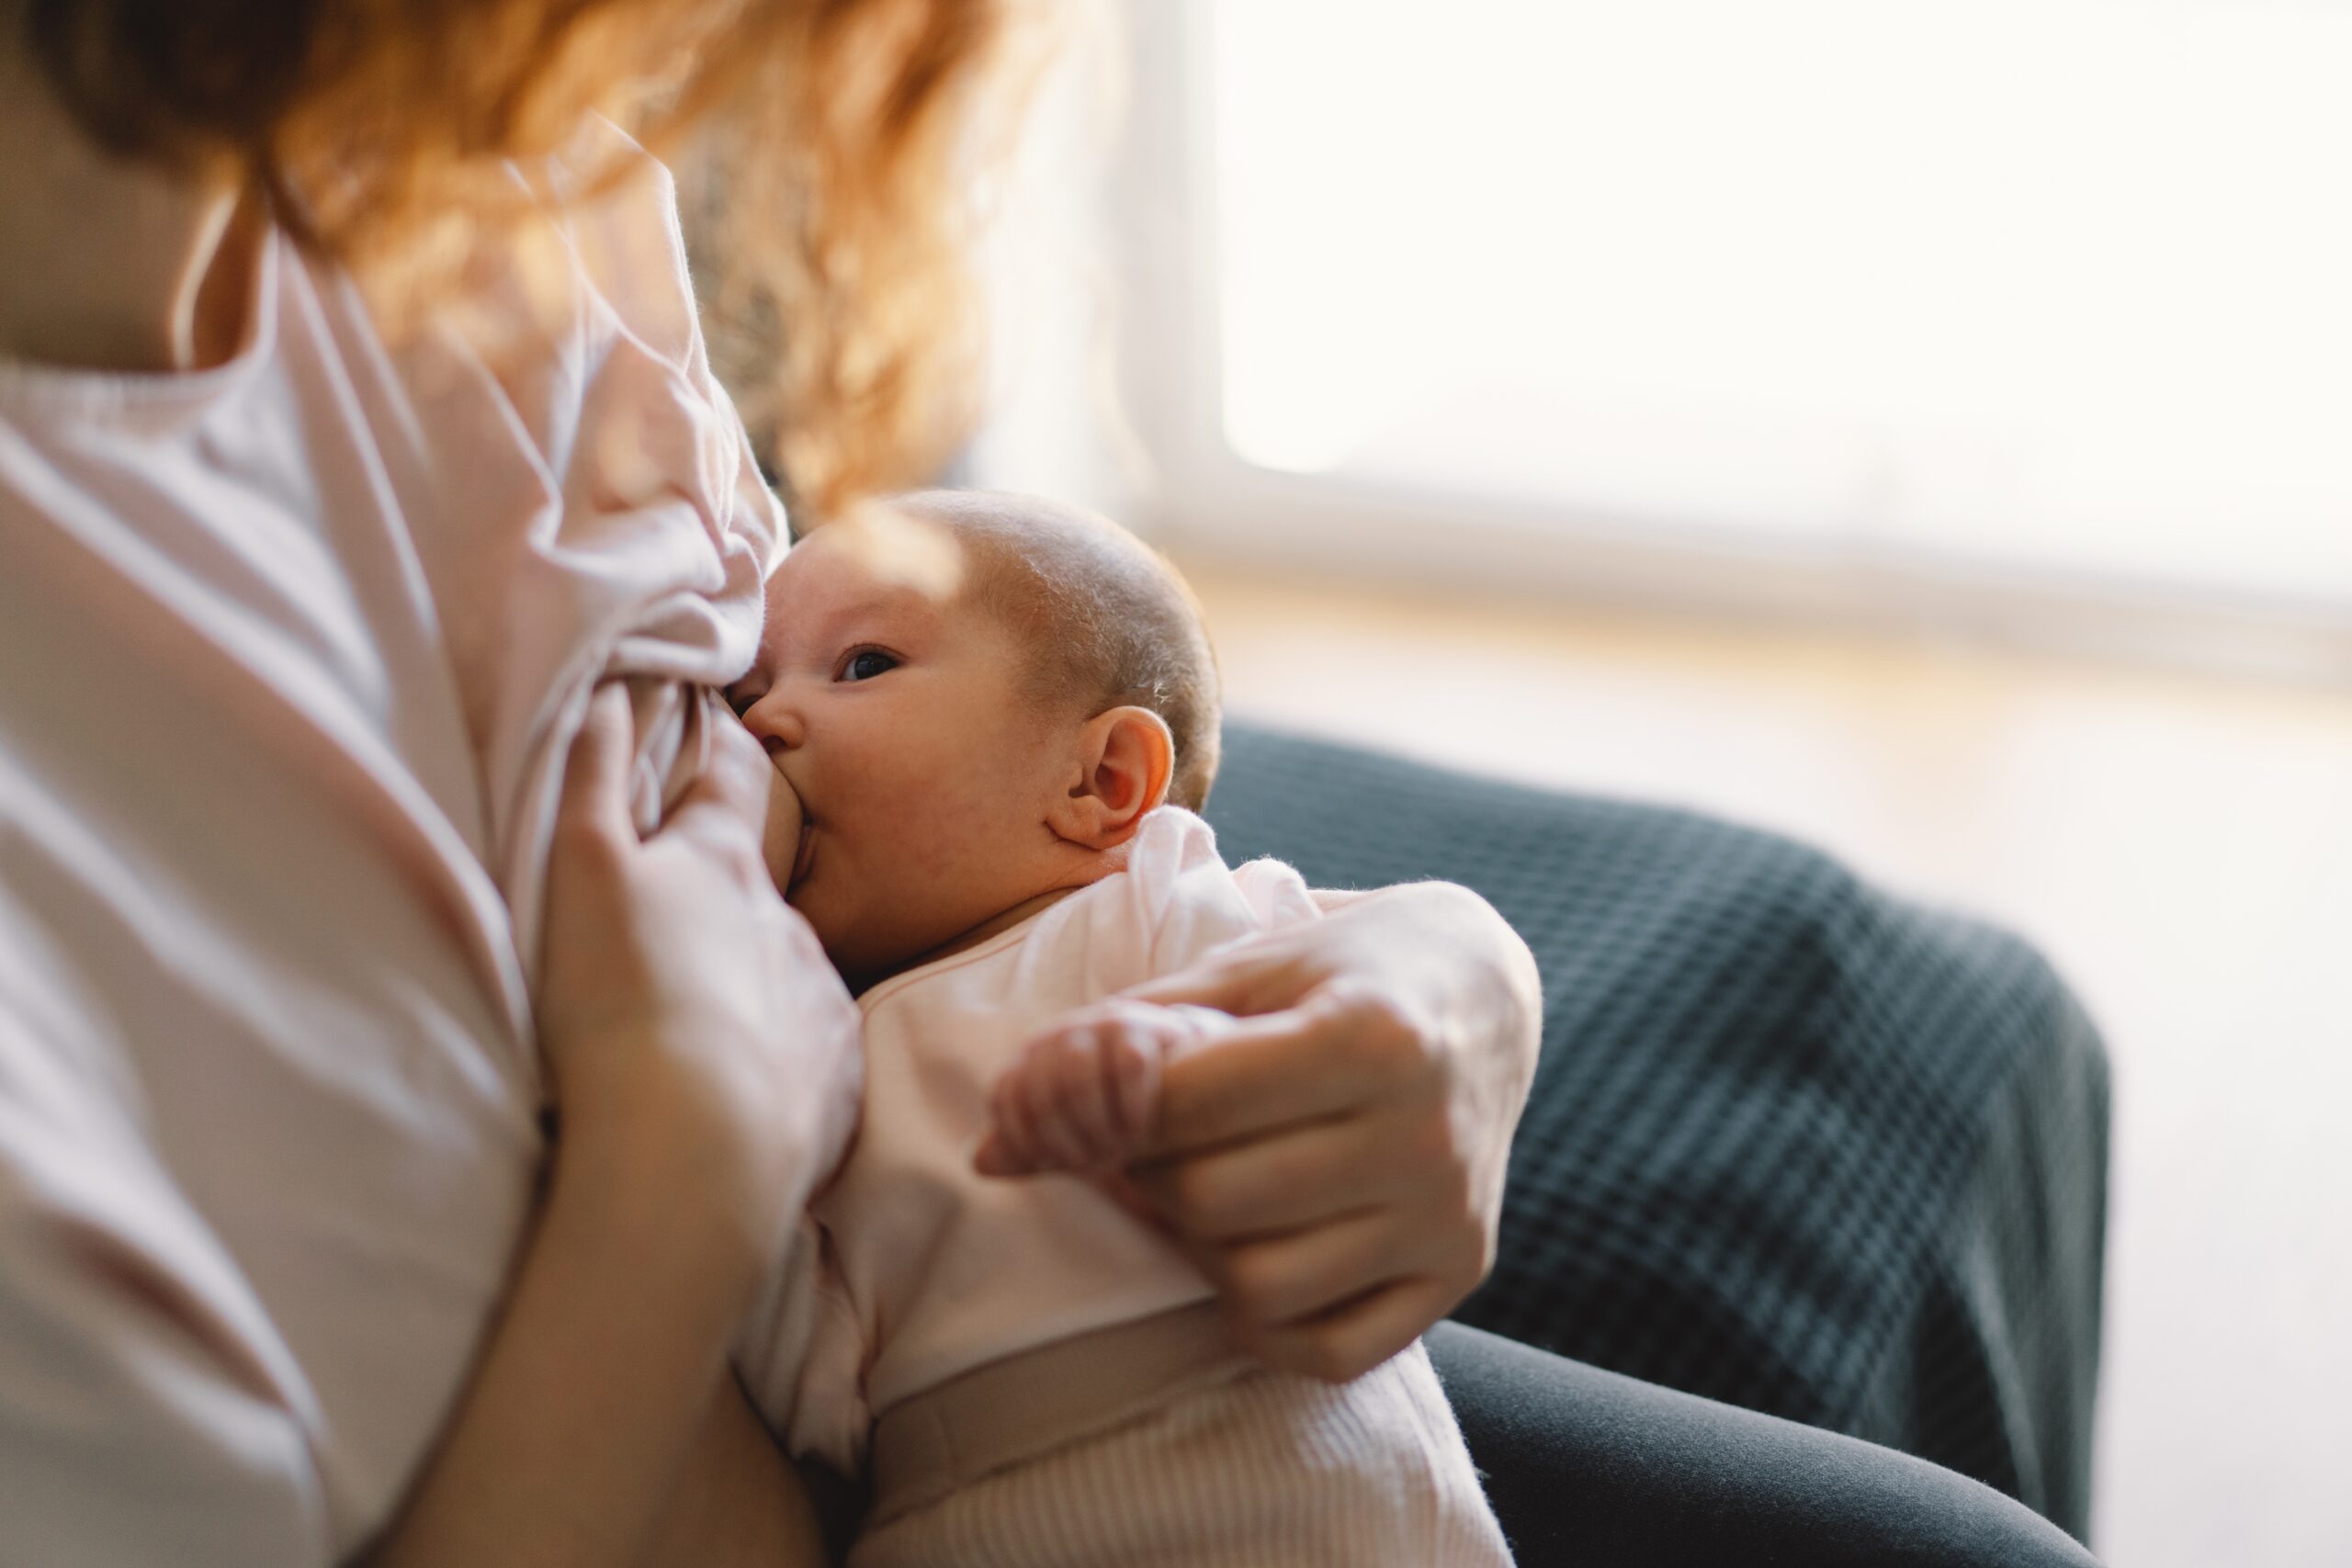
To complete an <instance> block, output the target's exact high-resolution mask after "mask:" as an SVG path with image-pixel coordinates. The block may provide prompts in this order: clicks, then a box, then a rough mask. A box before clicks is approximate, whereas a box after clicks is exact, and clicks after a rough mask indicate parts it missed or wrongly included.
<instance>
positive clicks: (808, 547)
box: [774, 510, 975, 608]
mask: <svg viewBox="0 0 2352 1568" xmlns="http://www.w3.org/2000/svg"><path fill="white" fill-rule="evenodd" d="M974 564H975V563H974V561H973V558H972V552H971V551H970V550H968V549H967V547H966V546H965V544H964V542H963V541H962V540H961V539H958V538H957V537H956V535H955V533H954V532H953V531H952V530H950V529H947V528H944V527H941V526H940V525H937V524H934V523H931V522H928V521H926V520H924V519H922V518H917V517H909V516H905V515H903V514H900V513H892V512H883V511H878V510H877V511H874V512H870V513H858V514H855V515H853V516H850V517H845V518H843V519H842V520H841V521H840V522H838V523H832V524H829V525H826V526H824V527H822V528H820V529H818V530H817V531H816V532H815V533H813V534H811V535H809V537H808V538H806V539H804V540H802V541H801V542H800V543H799V544H797V545H795V546H794V547H793V548H792V552H791V554H790V555H789V556H787V557H786V559H785V563H784V565H783V567H782V568H780V569H779V570H777V572H776V580H775V587H774V592H776V593H779V594H781V595H783V596H785V597H786V598H788V599H791V598H800V597H815V596H822V597H825V598H828V599H831V598H841V597H844V596H848V597H856V598H862V599H868V600H877V601H879V600H898V601H901V602H905V601H913V602H919V603H922V604H928V605H931V606H933V607H934V608H945V607H947V606H949V605H952V604H956V603H957V602H958V601H959V600H961V599H963V598H965V597H966V596H967V592H968V591H969V588H970V585H971V581H972V578H973V571H974Z"/></svg>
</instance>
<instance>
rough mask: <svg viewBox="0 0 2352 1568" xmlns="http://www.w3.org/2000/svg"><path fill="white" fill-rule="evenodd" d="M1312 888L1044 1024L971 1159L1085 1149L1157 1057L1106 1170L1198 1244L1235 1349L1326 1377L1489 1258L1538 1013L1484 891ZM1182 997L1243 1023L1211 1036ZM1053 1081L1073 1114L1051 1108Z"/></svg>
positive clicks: (1524, 972)
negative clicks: (1165, 967) (1225, 941)
mask: <svg viewBox="0 0 2352 1568" xmlns="http://www.w3.org/2000/svg"><path fill="white" fill-rule="evenodd" d="M1323 901H1324V902H1325V905H1326V908H1328V909H1329V910H1330V915H1329V919H1323V920H1318V921H1315V922H1312V923H1311V924H1306V925H1299V926H1294V927H1290V928H1288V929H1286V930H1283V931H1278V932H1274V933H1272V934H1270V935H1268V936H1265V937H1262V938H1260V939H1257V940H1255V941H1251V942H1244V943H1241V944H1238V945H1237V946H1234V947H1231V948H1228V949H1227V950H1226V951H1224V952H1223V953H1219V954H1218V955H1217V956H1216V958H1215V959H1213V960H1212V961H1210V962H1209V963H1207V964H1203V965H1201V966H1200V967H1198V968H1196V969H1193V970H1191V971H1188V972H1186V973H1184V974H1181V975H1175V976H1169V977H1168V978H1166V979H1162V980H1158V981H1155V982H1153V983H1151V984H1149V985H1148V986H1143V987H1136V989H1135V990H1134V991H1132V992H1130V993H1128V996H1129V998H1132V999H1133V1000H1136V1001H1141V1002H1147V1003H1155V1004H1163V1006H1162V1007H1146V1008H1132V1007H1123V1006H1122V1005H1120V1004H1118V1003H1113V1004H1110V1005H1108V1006H1106V1007H1104V1008H1103V1009H1090V1010H1087V1011H1086V1012H1084V1013H1082V1014H1080V1015H1077V1016H1076V1017H1074V1018H1073V1019H1071V1020H1070V1021H1067V1022H1066V1023H1065V1024H1064V1025H1062V1026H1060V1027H1059V1028H1057V1030H1056V1031H1055V1032H1053V1033H1051V1034H1048V1035H1047V1036H1046V1037H1044V1038H1043V1039H1041V1040H1039V1041H1038V1042H1036V1043H1035V1044H1034V1045H1033V1046H1032V1047H1031V1052H1030V1055H1029V1057H1028V1058H1027V1060H1025V1061H1024V1063H1023V1066H1022V1068H1020V1069H1018V1070H1017V1071H1016V1073H1015V1074H1013V1075H1010V1076H1009V1077H1008V1083H1007V1087H1006V1091H1005V1093H1004V1095H1002V1096H1001V1100H1000V1104H999V1105H998V1107H997V1110H998V1113H999V1115H1000V1118H1001V1122H1000V1124H1001V1125H1003V1126H1004V1127H1005V1129H1006V1134H1005V1135H1002V1136H998V1137H993V1138H991V1139H990V1140H989V1142H988V1143H987V1144H984V1145H982V1147H981V1150H980V1152H979V1155H978V1166H979V1168H981V1169H982V1170H984V1171H990V1172H993V1173H997V1174H1015V1173H1018V1172H1021V1171H1024V1170H1035V1169H1073V1170H1084V1169H1089V1168H1095V1167H1097V1166H1098V1165H1099V1163H1100V1162H1101V1160H1102V1158H1103V1156H1104V1154H1105V1153H1106V1151H1107V1150H1108V1149H1109V1148H1110V1147H1111V1146H1112V1145H1110V1144H1109V1143H1106V1142H1104V1141H1103V1129H1105V1128H1107V1129H1109V1134H1110V1135H1112V1136H1119V1135H1122V1134H1126V1133H1130V1132H1132V1130H1133V1129H1132V1125H1131V1123H1132V1121H1133V1118H1134V1117H1135V1115H1136V1112H1135V1111H1134V1110H1133V1107H1134V1106H1135V1105H1136V1104H1138V1103H1141V1102H1142V1100H1143V1095H1144V1093H1145V1090H1144V1089H1143V1088H1142V1087H1141V1086H1143V1085H1144V1084H1145V1082H1146V1080H1147V1077H1156V1079H1157V1082H1156V1085H1154V1086H1152V1088H1153V1089H1155V1090H1156V1093H1154V1094H1153V1096H1152V1098H1154V1099H1156V1102H1157V1103H1156V1106H1155V1107H1154V1109H1153V1110H1152V1111H1151V1113H1150V1121H1151V1125H1150V1129H1149V1132H1148V1134H1147V1135H1145V1136H1143V1137H1142V1139H1141V1141H1140V1144H1139V1145H1136V1146H1137V1147H1139V1152H1140V1157H1139V1159H1138V1161H1137V1163H1135V1164H1132V1165H1130V1166H1129V1167H1128V1168H1127V1169H1126V1171H1125V1174H1124V1176H1121V1177H1114V1178H1110V1179H1108V1184H1109V1185H1111V1186H1112V1187H1113V1188H1114V1191H1116V1192H1117V1193H1118V1195H1120V1196H1122V1197H1123V1198H1124V1199H1125V1201H1128V1202H1130V1203H1131V1204H1132V1205H1134V1206H1136V1207H1137V1208H1138V1209H1139V1210H1140V1211H1141V1212H1142V1213H1145V1214H1146V1215H1147V1216H1148V1217H1152V1218H1155V1219H1157V1220H1158V1221H1159V1223H1160V1224H1162V1225H1163V1226H1164V1227H1165V1228H1166V1229H1167V1230H1168V1231H1169V1233H1170V1235H1172V1236H1173V1237H1174V1238H1175V1239H1176V1240H1177V1241H1178V1242H1179V1243H1180V1244H1181V1245H1182V1246H1183V1247H1185V1248H1186V1250H1187V1251H1188V1252H1189V1253H1190V1254H1191V1255H1192V1256H1193V1258H1194V1259H1195V1261H1197V1262H1198V1263H1199V1264H1200V1266H1201V1267H1202V1269H1204V1271H1205V1272H1206V1273H1207V1274H1208V1276H1209V1278H1210V1279H1211V1280H1213V1281H1214V1282H1215V1283H1216V1286H1217V1289H1218V1292H1219V1293H1220V1294H1221V1295H1222V1297H1223V1298H1224V1301H1225V1304H1226V1308H1227V1320H1228V1322H1229V1324H1230V1325H1231V1328H1232V1331H1233V1334H1234V1336H1235V1337H1236V1339H1237V1340H1238V1342H1239V1343H1240V1344H1241V1345H1242V1346H1243V1347H1244V1348H1248V1349H1250V1351H1252V1352H1253V1353H1255V1354H1256V1355H1257V1356H1258V1357H1259V1358H1260V1359H1262V1360H1263V1361H1265V1362H1266V1363H1267V1364H1268V1365H1270V1366H1272V1367H1276V1368H1279V1369H1282V1370H1284V1371H1297V1372H1304V1373H1306V1374H1309V1375H1313V1376H1317V1377H1322V1378H1327V1379H1330V1380H1333V1381H1341V1380H1345V1379H1348V1378H1351V1377H1354V1376H1357V1375H1358V1374H1360V1373H1362V1372H1364V1371H1369V1370H1370V1369H1371V1368H1373V1367H1374V1366H1377V1365H1379V1364H1380V1362H1382V1361H1384V1360H1385V1359H1387V1358H1388V1357H1390V1356H1392V1355H1395V1354H1396V1353H1397V1351H1399V1350H1401V1349H1403V1348H1405V1347H1406V1346H1407V1345H1408V1344H1409V1343H1411V1342H1412V1340H1413V1339H1414V1338H1415V1337H1418V1336H1419V1334H1420V1333H1421V1332H1422V1331H1423V1330H1425V1329H1427V1328H1428V1327H1429V1326H1430V1325H1431V1324H1433V1323H1435V1322H1436V1321H1437V1320H1438V1319H1439V1318H1441V1317H1442V1316H1444V1315H1445V1314H1446V1313H1448V1312H1449V1311H1451V1310H1452V1309H1453V1306H1454V1305H1455V1304H1456V1303H1459V1302H1460V1301H1461V1300H1462V1298H1463V1297H1464V1296H1465V1295H1467V1294H1468V1293H1469V1292H1470V1291H1471V1290H1472V1289H1473V1288H1474V1287H1475V1286H1476V1284H1477V1283H1478V1281H1479V1280H1482V1279H1484V1278H1485V1277H1486V1273H1487V1269H1488V1268H1489V1267H1491V1265H1492V1262H1493V1258H1494V1248H1495V1232H1496V1225H1497V1223H1498V1218H1499V1216H1500V1213H1501V1204H1502V1188H1503V1174H1504V1168H1505V1165H1506V1163H1507V1161H1508V1159H1509V1156H1510V1135H1511V1132H1512V1130H1513V1128H1514V1127H1516V1126H1517V1124H1518V1121H1519V1112H1520V1110H1521V1106H1522V1105H1524V1103H1525V1102H1526V1098H1527V1089H1528V1084H1529V1083H1530V1081H1531V1080H1532V1077H1533V1075H1534V1068H1535V1049H1536V1040H1537V1034H1538V1031H1539V1027H1540V1016H1539V998H1538V996H1537V983H1536V976H1535V963H1534V959H1533V957H1532V955H1531V954H1530V953H1528V951H1527V948H1526V945H1525V944H1524V943H1523V942H1521V941H1520V940H1519V938H1518V936H1517V935H1516V934H1515V933H1514V932H1512V931H1511V930H1510V927H1509V926H1508V925H1506V924H1505V923H1504V922H1503V920H1502V919H1501V917H1499V916H1498V915H1497V914H1496V913H1495V912H1494V910H1493V909H1492V908H1490V907H1489V906H1488V905H1487V903H1486V902H1485V901H1484V900H1483V899H1481V898H1479V897H1477V896H1476V895H1475V894H1472V893H1470V892H1468V891H1466V890H1465V889H1463V888H1459V887H1453V886H1446V885H1444V884H1437V883H1426V884H1419V885H1416V886H1408V887H1398V888H1391V889H1389V890H1387V891H1385V892H1383V893H1378V894H1367V895H1361V896H1353V897H1351V896H1346V895H1336V896H1335V895H1326V896H1323ZM1175 1004H1190V1005H1191V1006H1194V1007H1204V1008H1215V1009H1218V1010H1223V1011H1225V1012H1227V1013H1230V1014H1233V1015H1234V1016H1235V1022H1234V1023H1233V1024H1232V1025H1231V1026H1230V1027H1229V1028H1227V1029H1226V1030H1225V1031H1223V1032H1221V1035H1220V1036H1219V1037H1216V1038H1211V1039H1205V1040H1204V1039H1202V1037H1201V1036H1200V1033H1199V1032H1198V1031H1197V1030H1190V1031H1188V1030H1185V1029H1183V1028H1182V1027H1180V1026H1179V1025H1178V1024H1176V1023H1175V1022H1173V1021H1170V1018H1169V1017H1168V1016H1167V1013H1166V1011H1165V1006H1167V1005H1175ZM1183 1010H1186V1009H1184V1008H1182V1007H1179V1009H1178V1011H1179V1012H1180V1013H1181V1012H1182V1011H1183ZM1085 1061H1092V1062H1096V1063H1099V1064H1100V1066H1101V1067H1102V1071H1100V1072H1099V1073H1097V1074H1096V1075H1095V1076H1094V1077H1092V1078H1091V1080H1090V1079H1089V1078H1088V1077H1087V1076H1086V1074H1085V1073H1084V1072H1083V1071H1080V1070H1078V1069H1076V1068H1074V1067H1072V1066H1071V1064H1072V1063H1074V1062H1085ZM1057 1086H1060V1088H1059V1089H1057ZM1091 1086H1095V1087H1094V1088H1093V1091H1094V1092H1099V1094H1100V1096H1101V1097H1102V1100H1103V1103H1102V1105H1100V1106H1098V1107H1089V1106H1087V1105H1086V1104H1085V1103H1084V1097H1085V1095H1086V1094H1087V1093H1088V1092H1089V1091H1090V1087H1091ZM1060 1089H1067V1091H1068V1093H1069V1096H1071V1097H1073V1099H1075V1100H1077V1101H1078V1103H1076V1104H1074V1105H1073V1106H1072V1108H1071V1112H1070V1114H1068V1115H1058V1116H1049V1115H1046V1114H1043V1113H1042V1108H1043V1107H1044V1105H1045V1104H1046V1103H1047V1102H1048V1101H1049V1100H1051V1099H1052V1097H1053V1096H1054V1095H1055V1094H1056V1093H1057V1092H1060ZM1040 1096H1042V1097H1043V1098H1039V1097H1040ZM1090 1127H1091V1128H1092V1129H1094V1130H1095V1132H1094V1134H1091V1135H1090V1134H1086V1132H1085V1130H1086V1129H1088V1128H1090Z"/></svg>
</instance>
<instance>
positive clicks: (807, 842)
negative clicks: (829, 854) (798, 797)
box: [784, 818, 817, 894]
mask: <svg viewBox="0 0 2352 1568" xmlns="http://www.w3.org/2000/svg"><path fill="white" fill-rule="evenodd" d="M816 854H817V825H816V824H815V823H813V822H810V821H809V820H807V819H806V818H804V819H802V821H801V824H800V851H799V852H798V853H797V854H795V855H794V856H793V857H792V876H791V879H790V880H789V881H787V882H786V884H785V886H784V890H785V892H786V893H787V894H788V893H790V892H791V891H792V890H793V889H794V888H796V887H797V886H800V884H801V883H802V882H803V881H805V880H807V878H808V875H809V862H810V861H812V860H813V859H815V858H816Z"/></svg>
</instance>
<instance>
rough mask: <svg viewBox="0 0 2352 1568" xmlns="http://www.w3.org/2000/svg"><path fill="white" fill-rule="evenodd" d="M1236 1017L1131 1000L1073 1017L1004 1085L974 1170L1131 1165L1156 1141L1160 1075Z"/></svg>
mask: <svg viewBox="0 0 2352 1568" xmlns="http://www.w3.org/2000/svg"><path fill="white" fill-rule="evenodd" d="M1227 1022H1229V1020H1227V1019H1226V1018H1225V1016H1224V1015H1223V1014H1222V1013H1216V1012H1211V1011H1209V1010H1206V1009H1203V1008H1193V1007H1159V1006H1156V1005H1154V1004H1152V1003H1149V1002H1136V1001H1126V1000H1114V1001H1109V1002H1104V1003H1103V1004H1102V1005H1100V1006H1098V1007H1091V1008H1088V1009H1086V1010H1083V1011H1081V1012H1076V1013H1072V1014H1070V1015H1069V1017H1068V1018H1066V1019H1064V1020H1063V1021H1061V1022H1059V1023H1057V1024H1056V1025H1055V1026H1054V1027H1053V1028H1052V1029H1050V1030H1048V1031H1047V1032H1045V1033H1044V1034H1041V1035H1039V1036H1038V1037H1037V1038H1036V1039H1035V1040H1032V1041H1031V1042H1030V1043H1028V1045H1027V1046H1026V1047H1025V1048H1024V1049H1023V1052H1022V1055H1021V1059H1020V1060H1019V1061H1018V1062H1017V1063H1015V1064H1014V1065H1013V1066H1012V1067H1011V1068H1010V1069H1009V1070H1007V1071H1006V1073H1005V1074H1004V1076H1003V1077H1001V1078H999V1079H998V1080H997V1084H996V1088H995V1089H994V1090H993V1091H991V1093H990V1094H989V1134H988V1136H987V1137H986V1138H985V1139H983V1140H982V1141H981V1144H980V1147H979V1152H978V1154H977V1155H975V1156H973V1160H972V1166H973V1168H974V1169H976V1170H978V1172H979V1173H980V1174H981V1175H983V1176H1030V1175H1035V1174H1037V1173H1038V1172H1041V1171H1049V1170H1059V1171H1069V1172H1073V1173H1077V1172H1083V1171H1099V1170H1107V1169H1111V1168H1115V1167H1118V1166H1122V1165H1125V1164H1126V1163H1127V1162H1128V1161H1129V1160H1131V1159H1133V1158H1134V1157H1135V1156H1136V1155H1138V1154H1139V1153H1141V1152H1142V1150H1143V1148H1144V1146H1145V1145H1146V1143H1147V1142H1148V1139H1149V1138H1150V1136H1151V1133H1152V1128H1153V1124H1154V1122H1155V1121H1156V1119H1157V1116H1158V1111H1159V1075H1160V1069H1161V1068H1162V1067H1163V1066H1166V1065H1167V1063H1168V1061H1169V1059H1170V1057H1171V1056H1172V1055H1175V1054H1176V1053H1178V1052H1180V1051H1182V1050H1183V1049H1185V1048H1186V1047H1189V1046H1191V1045H1193V1044H1195V1043H1199V1042H1200V1041H1201V1040H1202V1039H1204V1037H1205V1036H1206V1035H1207V1034H1208V1033H1209V1032H1211V1031H1212V1030H1213V1029H1214V1028H1216V1025H1218V1024H1220V1023H1227Z"/></svg>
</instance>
